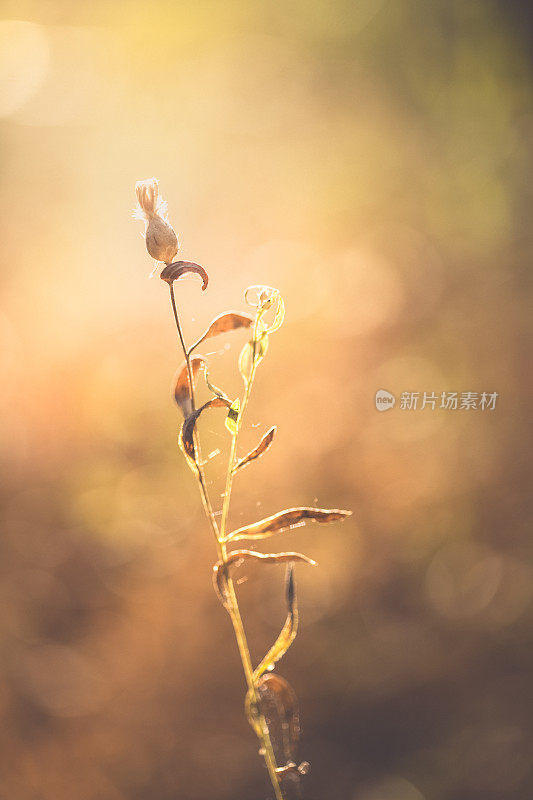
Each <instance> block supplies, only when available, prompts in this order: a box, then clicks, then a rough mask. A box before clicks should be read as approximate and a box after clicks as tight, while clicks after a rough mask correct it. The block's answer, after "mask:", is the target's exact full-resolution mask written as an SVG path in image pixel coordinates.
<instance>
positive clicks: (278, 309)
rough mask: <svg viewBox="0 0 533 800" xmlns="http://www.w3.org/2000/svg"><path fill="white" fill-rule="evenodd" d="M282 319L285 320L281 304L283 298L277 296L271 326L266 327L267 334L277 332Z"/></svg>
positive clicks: (282, 303)
mask: <svg viewBox="0 0 533 800" xmlns="http://www.w3.org/2000/svg"><path fill="white" fill-rule="evenodd" d="M284 319H285V303H284V302H283V297H282V296H281V295H278V297H277V306H276V313H275V314H274V320H273V322H272V324H271V325H269V326H268V327H267V333H274V331H277V330H278V329H279V328H281V326H282V324H283V320H284Z"/></svg>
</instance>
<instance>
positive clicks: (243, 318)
mask: <svg viewBox="0 0 533 800" xmlns="http://www.w3.org/2000/svg"><path fill="white" fill-rule="evenodd" d="M252 322H253V317H251V316H250V314H242V313H241V312H239V311H226V312H225V313H224V314H219V315H218V317H215V319H214V320H213V321H212V322H211V324H210V326H209V327H208V329H207V330H206V331H205V332H204V333H203V334H202V335H201V336H200V338H199V339H198V340H197V341H196V342H195V343H194V344H193V345H192V347H190V348H189V353H192V351H193V350H194V349H195V348H196V347H198V345H199V344H201V342H203V341H204V340H205V339H210V338H211V337H212V336H218V335H219V334H220V333H227V332H228V331H233V330H236V329H237V328H249V327H250V325H251V324H252Z"/></svg>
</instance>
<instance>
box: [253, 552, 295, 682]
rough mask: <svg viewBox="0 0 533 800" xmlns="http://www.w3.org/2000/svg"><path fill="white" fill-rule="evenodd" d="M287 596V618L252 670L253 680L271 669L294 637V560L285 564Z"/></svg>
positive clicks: (256, 679)
mask: <svg viewBox="0 0 533 800" xmlns="http://www.w3.org/2000/svg"><path fill="white" fill-rule="evenodd" d="M285 585H286V597H287V618H286V620H285V624H284V625H283V628H282V629H281V633H280V634H279V636H278V638H277V639H276V641H275V642H274V644H273V645H272V647H271V648H270V650H269V651H268V653H267V654H266V656H265V657H264V658H263V660H262V661H261V663H260V664H259V666H258V667H257V669H256V670H255V672H254V682H256V681H258V680H259V678H260V677H261V675H264V673H265V672H266V671H267V670H271V669H273V667H274V664H276V663H277V662H278V661H279V660H280V659H281V658H282V657H283V656H284V655H285V653H286V652H287V650H288V649H289V647H290V646H291V644H292V643H293V642H294V640H295V638H296V634H297V632H298V605H297V603H296V587H295V585H294V562H293V561H291V562H290V563H289V564H288V565H287V577H286V581H285Z"/></svg>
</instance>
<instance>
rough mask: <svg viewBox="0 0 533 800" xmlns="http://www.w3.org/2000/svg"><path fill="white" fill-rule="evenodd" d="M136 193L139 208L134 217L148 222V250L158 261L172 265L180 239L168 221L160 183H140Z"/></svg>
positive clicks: (156, 181)
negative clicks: (160, 192)
mask: <svg viewBox="0 0 533 800" xmlns="http://www.w3.org/2000/svg"><path fill="white" fill-rule="evenodd" d="M135 193H136V195H137V201H138V206H137V208H136V209H135V212H134V215H135V216H136V217H137V218H139V219H144V220H145V222H146V233H145V239H146V249H147V250H148V252H149V254H150V255H151V256H152V258H154V259H155V260H156V261H164V262H165V264H171V263H172V261H173V260H174V258H175V257H176V254H177V252H178V237H177V236H176V234H175V232H174V229H173V228H172V226H171V225H170V223H169V222H168V220H167V204H166V202H165V201H164V200H163V198H162V197H160V196H159V181H158V180H157V179H156V178H149V179H148V180H145V181H138V182H137V183H136V184H135Z"/></svg>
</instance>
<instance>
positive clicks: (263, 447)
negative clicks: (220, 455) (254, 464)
mask: <svg viewBox="0 0 533 800" xmlns="http://www.w3.org/2000/svg"><path fill="white" fill-rule="evenodd" d="M276 431H277V428H276V426H275V425H274V426H273V427H272V428H270V430H269V431H268V432H267V433H265V435H264V436H263V438H262V439H261V441H260V442H259V444H258V445H257V447H254V449H253V450H250V452H249V453H248V455H246V456H244V458H241V459H240V460H239V461H237V463H236V464H235V466H234V467H233V472H234V473H235V472H237V470H238V469H242V468H243V467H246V466H247V464H249V463H250V462H251V461H255V459H256V458H260V457H261V456H262V455H263V453H266V451H267V450H268V448H269V447H270V445H271V444H272V440H273V439H274V434H275V433H276Z"/></svg>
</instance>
